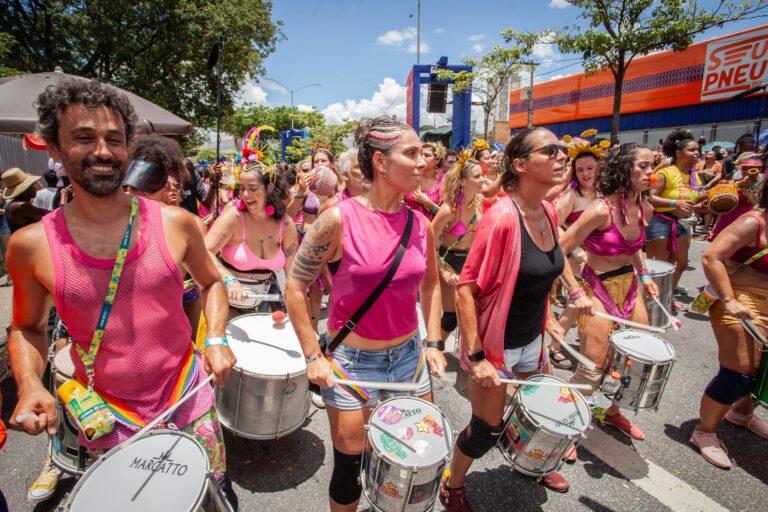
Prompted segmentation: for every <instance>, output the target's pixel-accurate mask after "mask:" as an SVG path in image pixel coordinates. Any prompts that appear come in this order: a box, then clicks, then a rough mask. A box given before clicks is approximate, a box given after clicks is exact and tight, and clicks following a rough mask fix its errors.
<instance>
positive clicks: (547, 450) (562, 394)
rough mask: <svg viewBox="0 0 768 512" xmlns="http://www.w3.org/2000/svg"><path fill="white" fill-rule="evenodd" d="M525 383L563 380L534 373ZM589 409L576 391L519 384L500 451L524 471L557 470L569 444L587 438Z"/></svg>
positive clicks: (539, 473)
mask: <svg viewBox="0 0 768 512" xmlns="http://www.w3.org/2000/svg"><path fill="white" fill-rule="evenodd" d="M526 380H527V381H528V382H560V383H563V384H565V383H566V382H565V381H564V380H562V379H559V378H557V377H553V376H550V375H533V376H531V377H529V378H528V379H526ZM591 420H592V412H591V411H590V409H589V405H587V402H586V401H585V400H584V397H583V396H582V394H581V393H579V391H578V390H575V389H569V388H566V387H557V386H520V387H519V388H518V389H517V392H515V395H514V397H512V401H511V402H510V407H509V409H508V414H507V419H506V421H505V424H504V432H503V433H502V435H501V437H500V438H499V444H498V447H499V450H501V453H502V455H504V458H505V459H507V461H509V463H510V464H511V465H512V469H516V470H518V471H520V472H521V473H523V474H526V475H530V476H546V475H548V474H549V473H552V472H553V471H556V470H557V469H558V468H559V467H560V465H561V464H562V463H563V457H564V456H565V454H566V452H567V451H568V450H569V449H570V447H571V446H575V445H578V444H579V443H581V441H582V440H584V438H585V437H586V434H585V432H586V431H587V429H588V428H589V422H590V421H591Z"/></svg>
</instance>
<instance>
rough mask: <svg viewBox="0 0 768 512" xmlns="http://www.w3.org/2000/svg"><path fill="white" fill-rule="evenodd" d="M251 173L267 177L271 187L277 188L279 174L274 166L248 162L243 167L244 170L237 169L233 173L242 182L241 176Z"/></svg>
mask: <svg viewBox="0 0 768 512" xmlns="http://www.w3.org/2000/svg"><path fill="white" fill-rule="evenodd" d="M250 171H257V172H259V173H260V174H261V175H262V176H266V177H267V179H268V180H269V186H270V187H274V186H275V181H277V173H276V172H275V166H274V165H268V164H265V163H264V162H248V163H247V164H245V165H244V166H243V167H242V169H237V170H234V171H233V174H234V175H235V180H237V181H238V182H240V175H241V174H242V173H244V172H250ZM270 192H271V191H270Z"/></svg>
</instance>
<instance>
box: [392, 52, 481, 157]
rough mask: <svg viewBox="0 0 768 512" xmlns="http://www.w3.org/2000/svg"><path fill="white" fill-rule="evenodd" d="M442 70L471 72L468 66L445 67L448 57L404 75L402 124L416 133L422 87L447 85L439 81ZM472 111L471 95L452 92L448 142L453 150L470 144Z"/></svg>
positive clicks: (416, 67)
mask: <svg viewBox="0 0 768 512" xmlns="http://www.w3.org/2000/svg"><path fill="white" fill-rule="evenodd" d="M440 69H445V70H448V71H453V72H455V73H458V72H460V71H467V72H471V71H472V66H465V65H463V64H462V65H448V57H440V58H439V59H438V61H437V63H436V64H432V65H430V64H416V65H415V66H413V69H411V72H410V73H409V74H408V80H407V81H406V88H407V89H408V99H407V106H406V122H407V123H408V124H409V125H410V126H411V127H412V128H413V129H414V130H415V131H416V133H419V126H420V123H419V112H420V109H421V95H420V93H421V85H422V84H451V83H453V81H452V80H439V79H438V78H437V71H438V70H440ZM471 112H472V94H471V92H461V93H454V95H453V111H452V133H453V135H452V140H451V143H452V145H453V147H454V148H455V149H458V148H461V147H467V146H469V144H470V143H471V142H472V140H471V136H470V116H471Z"/></svg>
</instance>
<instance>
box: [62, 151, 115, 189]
mask: <svg viewBox="0 0 768 512" xmlns="http://www.w3.org/2000/svg"><path fill="white" fill-rule="evenodd" d="M63 163H64V168H65V169H66V170H67V174H68V175H69V178H70V179H71V180H72V181H74V182H75V183H77V184H78V185H79V186H80V187H82V188H83V190H85V191H86V192H88V193H89V194H92V195H94V196H102V197H103V196H110V195H112V194H114V193H115V192H117V191H118V190H120V189H121V187H122V185H123V180H124V179H125V172H126V168H127V167H126V163H125V162H121V161H119V160H116V159H114V158H108V159H106V160H102V159H99V158H92V157H88V158H85V159H83V160H81V161H80V162H68V161H67V160H66V159H64V162H63ZM91 165H102V166H112V167H113V168H114V169H115V172H113V173H112V174H110V175H106V176H102V175H98V174H94V173H92V172H91V171H89V170H88V167H89V166H91Z"/></svg>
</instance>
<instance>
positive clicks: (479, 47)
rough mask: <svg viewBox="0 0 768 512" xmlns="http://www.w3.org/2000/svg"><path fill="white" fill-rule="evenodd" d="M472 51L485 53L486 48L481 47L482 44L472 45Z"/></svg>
mask: <svg viewBox="0 0 768 512" xmlns="http://www.w3.org/2000/svg"><path fill="white" fill-rule="evenodd" d="M472 49H473V50H475V51H476V52H477V53H483V50H484V49H485V48H483V45H481V44H480V43H475V44H473V45H472Z"/></svg>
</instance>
